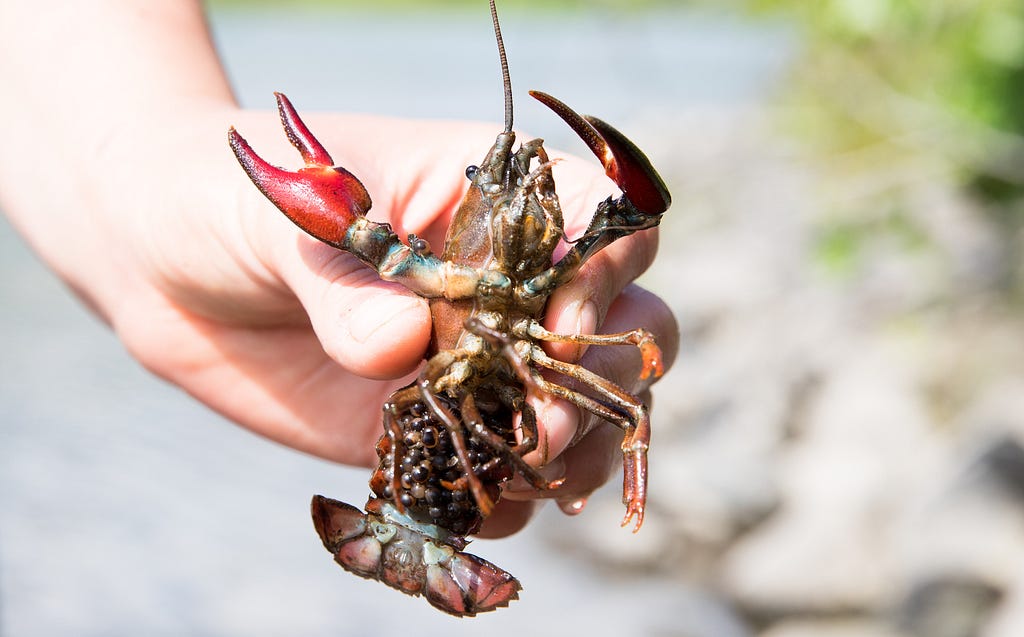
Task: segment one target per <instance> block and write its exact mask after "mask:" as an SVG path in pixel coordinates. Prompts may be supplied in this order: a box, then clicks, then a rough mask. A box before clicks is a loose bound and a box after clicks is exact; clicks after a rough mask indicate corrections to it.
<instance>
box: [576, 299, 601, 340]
mask: <svg viewBox="0 0 1024 637" xmlns="http://www.w3.org/2000/svg"><path fill="white" fill-rule="evenodd" d="M578 305H579V311H578V313H577V315H576V333H577V334H593V333H594V332H596V331H597V304H596V303H594V302H593V301H591V300H590V299H587V300H586V301H583V302H582V303H579V304H578Z"/></svg>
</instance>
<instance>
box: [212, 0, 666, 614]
mask: <svg viewBox="0 0 1024 637" xmlns="http://www.w3.org/2000/svg"><path fill="white" fill-rule="evenodd" d="M491 9H492V16H494V17H495V23H494V24H495V32H496V35H497V39H498V45H499V50H500V52H501V58H502V70H503V75H504V77H505V94H506V118H505V119H506V125H505V130H504V131H503V132H501V133H499V134H498V136H497V138H496V140H495V143H494V145H493V146H492V147H491V149H490V150H489V151H488V153H487V154H486V156H485V157H484V158H483V161H482V162H481V163H480V165H479V166H470V167H469V168H468V169H467V171H466V176H467V178H468V179H469V181H470V187H469V190H468V192H467V193H466V196H465V198H464V200H463V202H462V204H461V205H460V207H459V209H458V210H457V211H456V213H455V215H454V217H453V219H452V222H451V225H450V226H449V229H448V234H447V237H446V239H445V245H444V249H443V251H442V253H441V255H440V256H438V255H435V254H434V253H433V252H431V250H430V249H429V246H427V245H426V242H424V241H423V240H421V239H419V238H417V237H415V236H410V238H409V239H410V241H409V244H408V245H407V244H404V243H403V242H402V241H401V240H400V239H399V237H398V236H397V235H396V234H395V232H394V231H393V230H392V229H391V227H390V226H389V225H388V224H382V223H377V222H374V221H371V220H369V219H368V218H367V217H366V212H367V211H368V210H369V208H370V197H369V194H368V193H367V192H366V190H365V189H364V188H363V186H362V184H361V183H360V182H359V180H358V179H357V178H356V177H355V176H354V175H352V174H351V173H349V172H348V171H346V170H345V169H344V168H341V167H340V166H334V162H333V161H332V160H331V157H330V155H329V154H328V152H327V150H326V149H325V148H324V147H323V146H322V145H321V144H320V142H319V141H317V140H316V138H315V137H314V136H313V135H312V133H310V131H309V130H308V128H307V127H306V125H305V124H304V123H303V122H302V120H301V119H300V118H299V116H298V114H297V113H296V111H295V109H294V108H293V107H292V105H291V103H290V102H289V101H288V99H287V98H286V97H284V96H283V95H281V94H278V95H277V101H278V110H279V113H280V115H281V121H282V123H283V125H284V128H285V131H286V133H287V136H288V139H289V141H291V143H292V144H293V145H294V146H295V147H296V148H297V149H298V150H299V152H300V153H301V155H302V157H303V159H304V160H305V163H306V166H305V167H304V168H301V169H299V170H298V171H297V172H291V171H286V170H283V169H280V168H276V167H274V166H271V165H269V164H267V163H266V162H265V161H264V160H263V159H261V158H260V157H259V156H258V155H256V153H255V152H254V151H253V150H252V148H250V146H249V144H248V143H247V142H246V141H245V140H244V139H242V137H241V136H240V135H239V134H238V133H237V132H236V131H235V130H234V129H231V131H230V132H229V142H230V145H231V148H232V150H233V151H234V153H235V155H236V157H237V158H238V161H239V162H240V164H241V165H242V167H243V169H244V170H245V172H246V173H247V174H248V176H249V177H250V179H252V181H253V182H254V183H255V184H256V186H257V187H258V188H259V189H260V190H261V191H262V192H263V193H264V194H265V195H266V196H267V197H268V198H269V199H270V201H271V202H273V203H274V204H275V205H276V206H277V207H278V208H279V209H280V210H281V211H282V212H284V214H285V215H287V216H288V217H289V218H290V219H291V220H292V221H293V222H295V223H296V224H297V225H298V226H299V227H300V228H302V229H303V230H305V231H306V232H308V233H309V234H311V235H313V236H314V237H316V238H317V239H320V240H321V241H324V242H326V243H329V244H331V245H333V246H335V247H337V248H339V249H342V250H345V251H347V252H349V253H351V254H353V255H355V256H356V257H358V258H359V259H360V260H362V261H363V262H364V263H365V264H366V265H368V266H370V267H372V268H374V269H375V270H376V271H377V272H378V274H379V275H380V276H381V277H382V278H383V279H386V280H389V281H396V282H399V283H402V284H403V285H405V286H406V287H408V288H409V289H410V290H413V291H414V292H416V293H418V294H420V295H421V296H424V297H427V298H429V299H430V304H431V315H432V319H433V330H434V331H433V338H432V342H431V347H430V352H429V357H428V360H427V362H426V364H425V365H424V367H423V369H422V371H421V372H420V374H419V377H418V379H417V380H416V381H415V382H414V383H412V384H410V385H408V386H406V387H403V388H401V389H399V390H397V391H396V392H394V393H393V394H392V395H391V397H390V398H389V400H388V402H387V403H386V404H385V405H384V408H383V425H384V434H383V436H382V437H381V439H380V441H379V442H378V444H377V455H378V457H379V458H380V463H379V465H378V468H377V469H376V470H375V471H374V473H373V476H372V477H371V479H370V488H371V491H372V494H371V496H370V499H369V501H368V502H367V504H366V507H365V509H366V513H365V514H364V513H363V512H361V511H360V510H359V509H357V508H355V507H353V506H351V505H348V504H345V503H343V502H339V501H337V500H332V499H329V498H325V497H323V496H315V497H314V498H313V502H312V514H313V520H314V525H315V527H316V530H317V533H318V534H319V535H320V538H321V540H322V541H323V543H324V546H325V547H326V548H327V550H328V551H330V552H331V553H332V554H333V555H334V557H335V561H337V562H338V563H339V564H340V565H341V566H343V567H344V568H345V569H347V570H349V571H351V572H353V573H355V574H357V575H360V576H362V577H366V578H371V579H377V580H379V581H381V582H384V583H385V584H387V585H389V586H392V587H394V588H397V589H398V590H401V591H403V592H405V593H408V594H410V595H423V596H425V597H426V599H427V600H428V601H429V602H430V603H431V604H433V605H434V606H436V607H437V608H439V609H441V610H443V611H445V612H448V613H450V614H453V615H458V616H471V615H475V614H476V613H480V612H485V611H490V610H493V609H495V608H499V607H502V606H506V605H507V604H508V603H509V602H510V601H511V600H514V599H516V598H517V597H518V592H519V590H520V585H519V582H518V581H517V580H516V579H515V578H514V577H513V576H512V575H510V574H508V573H507V572H505V571H503V570H501V569H500V568H498V567H496V566H494V565H493V564H491V563H489V562H487V561H486V560H483V559H481V558H479V557H476V556H474V555H471V554H468V553H465V552H464V551H463V549H464V548H465V546H466V544H467V540H466V539H465V538H466V536H467V535H472V534H473V533H475V532H476V531H477V530H478V529H479V527H480V524H481V523H482V521H483V520H484V519H485V518H486V517H487V516H488V515H489V514H490V512H491V511H492V509H493V507H494V505H495V503H496V502H497V501H498V499H499V498H500V496H501V486H502V485H503V484H504V483H506V482H507V481H508V480H510V479H512V478H513V477H514V476H516V475H520V476H522V477H523V478H525V479H526V481H527V482H528V483H529V484H531V485H532V486H534V487H535V488H537V489H542V490H551V489H557V488H558V487H559V486H560V484H561V483H562V480H560V479H559V480H547V479H546V478H544V477H543V476H542V475H541V473H540V472H539V471H538V470H537V469H536V468H535V467H533V466H531V465H530V464H528V463H527V462H526V461H525V460H524V456H525V455H526V454H528V453H530V452H531V451H533V450H535V449H537V447H538V444H539V443H538V433H537V432H538V427H537V419H536V414H535V413H534V410H533V409H532V408H531V406H530V404H529V403H528V401H527V396H530V395H550V396H554V397H557V398H561V399H563V400H567V401H569V402H571V403H573V404H575V405H577V406H578V407H579V408H580V409H583V410H586V411H589V412H591V413H594V414H596V415H598V416H600V417H602V418H604V419H605V420H607V421H609V422H611V423H612V424H614V425H616V426H618V427H620V428H621V429H622V430H623V432H624V437H623V442H622V453H623V502H624V504H625V505H626V515H625V518H624V519H623V522H622V524H623V525H626V524H628V523H629V522H630V521H631V520H634V519H635V527H634V530H638V529H639V528H640V525H641V524H642V522H643V515H644V503H645V500H646V490H647V447H648V444H649V441H650V417H649V413H648V409H647V407H646V406H645V405H644V404H643V402H642V401H641V400H640V399H639V398H637V397H636V396H633V395H631V394H629V393H628V392H626V391H625V390H623V389H621V388H620V387H618V386H617V385H615V384H614V383H613V382H611V381H609V380H607V379H605V378H603V377H601V376H598V375H597V374H595V373H593V372H591V371H589V370H587V369H585V368H583V367H581V366H579V365H574V364H571V363H566V362H563V361H559V360H556V359H553V358H550V357H549V356H548V355H547V354H546V353H545V352H544V349H543V348H542V347H541V343H542V342H545V341H547V342H572V343H578V344H587V345H633V346H635V347H637V348H639V350H640V353H641V356H642V359H643V368H642V369H643V371H642V373H641V377H642V378H647V377H649V376H658V375H660V374H661V372H662V363H661V354H660V351H659V349H658V347H657V345H656V344H655V343H654V338H653V336H652V335H651V334H650V332H648V331H647V330H644V329H635V330H631V331H629V332H623V333H619V334H604V335H582V334H572V335H560V334H554V333H552V332H549V331H547V330H546V329H544V328H543V327H542V326H541V324H540V322H539V320H538V319H539V317H540V316H541V315H542V313H543V311H544V307H545V304H546V302H547V299H548V297H549V296H550V295H551V293H552V292H553V291H554V290H556V289H557V288H558V287H560V286H562V285H565V284H566V283H567V282H569V281H570V280H571V279H572V278H573V277H574V276H575V275H576V273H577V272H578V271H579V269H580V267H581V266H582V265H583V264H584V263H585V262H586V260H587V259H588V258H590V257H591V256H593V255H594V254H595V253H597V252H598V251H600V250H601V249H602V248H604V247H605V246H607V245H609V244H610V243H612V242H613V241H615V240H616V239H618V238H621V237H624V236H627V235H629V234H632V233H634V232H637V231H640V230H644V229H648V228H653V227H655V226H657V225H658V223H659V222H660V220H661V215H662V213H664V212H665V210H666V209H667V208H668V206H669V203H670V201H671V199H670V196H669V193H668V190H667V189H666V187H665V185H664V183H663V182H662V180H661V178H660V177H659V176H658V174H657V172H655V170H654V168H653V167H652V166H651V164H650V162H649V161H648V159H647V158H646V157H645V156H644V154H643V153H642V152H641V151H640V150H639V149H638V148H637V147H636V146H635V145H634V144H633V143H632V142H630V141H629V140H628V139H627V138H626V137H625V136H623V135H622V134H621V133H619V132H618V131H617V130H615V129H614V128H612V127H611V126H610V125H608V124H606V123H604V122H602V121H601V120H599V119H597V118H593V117H588V116H581V115H579V114H577V113H576V112H575V111H573V110H572V109H570V108H569V107H568V106H566V105H565V104H563V103H562V102H560V101H558V100H556V99H555V98H553V97H551V96H549V95H546V94H544V93H539V92H531V95H532V96H534V97H535V98H537V99H538V100H539V101H541V102H542V103H543V104H545V105H547V106H548V107H549V108H551V109H552V110H553V111H555V113H556V114H558V115H559V116H560V117H561V118H562V119H563V120H564V121H565V122H566V123H568V124H569V125H570V127H572V128H573V129H574V130H575V131H576V132H577V133H578V134H579V135H580V137H581V138H582V139H583V140H584V142H586V144H587V145H588V146H589V147H590V149H591V150H592V151H593V152H594V153H595V154H596V155H597V157H598V158H599V159H600V160H601V161H602V163H603V164H604V166H605V170H606V173H607V174H608V175H609V177H611V178H612V179H613V180H614V181H615V182H616V184H617V185H618V186H619V188H620V189H621V190H622V193H623V194H622V195H621V196H620V197H618V198H614V199H613V198H610V197H609V198H608V199H606V200H605V201H604V202H602V203H601V204H599V205H598V208H597V210H596V211H595V213H594V217H593V219H592V221H591V223H590V225H589V227H588V228H587V230H586V232H585V233H584V234H583V235H582V236H581V237H579V238H577V239H575V240H573V241H572V242H571V243H572V245H571V247H570V248H569V249H568V251H567V252H566V254H565V255H564V256H563V257H561V258H560V259H559V260H557V261H554V260H553V254H554V252H555V249H556V247H557V246H558V245H559V243H560V242H562V241H563V240H564V239H565V237H564V236H563V234H564V233H563V225H562V212H561V209H560V207H559V202H558V196H557V194H556V192H555V183H554V178H553V176H552V165H553V163H554V162H552V161H550V160H549V158H548V156H547V153H546V152H545V150H544V148H543V142H542V141H541V140H539V139H535V140H532V141H529V142H525V143H523V144H521V145H520V146H519V148H518V149H515V150H513V146H514V144H515V134H514V133H513V132H512V118H511V97H510V95H511V93H510V91H511V89H510V85H509V82H508V80H507V77H508V75H507V68H506V67H505V65H504V58H505V56H504V49H503V47H502V44H501V36H500V30H499V29H498V25H497V19H496V15H495V13H494V5H493V0H492V2H491ZM544 371H548V372H553V373H554V374H556V375H561V376H563V377H566V378H570V379H573V380H574V381H575V383H574V385H573V387H572V388H570V387H567V386H565V385H563V384H559V383H556V382H555V381H552V380H549V379H548V378H547V377H546V376H545V375H543V374H542V372H544ZM581 388H583V389H581ZM542 451H543V449H542ZM542 455H546V454H542Z"/></svg>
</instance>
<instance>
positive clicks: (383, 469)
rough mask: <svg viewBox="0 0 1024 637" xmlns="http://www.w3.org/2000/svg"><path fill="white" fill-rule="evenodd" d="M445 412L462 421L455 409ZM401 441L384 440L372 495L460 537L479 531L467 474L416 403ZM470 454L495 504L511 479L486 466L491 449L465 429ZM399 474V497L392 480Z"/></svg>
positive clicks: (447, 439)
mask: <svg viewBox="0 0 1024 637" xmlns="http://www.w3.org/2000/svg"><path fill="white" fill-rule="evenodd" d="M445 402H446V407H447V408H448V409H449V411H451V412H452V414H453V415H454V416H455V417H456V420H457V421H458V422H461V418H460V414H459V412H458V410H457V409H455V408H454V405H453V404H447V403H449V402H450V401H447V400H446V401H445ZM398 425H399V428H400V429H401V437H400V438H396V440H395V441H394V442H392V440H391V439H390V437H389V436H384V437H383V438H381V441H380V443H379V444H378V445H377V454H378V455H379V456H380V459H381V463H380V466H379V468H378V469H377V471H376V473H374V476H373V478H372V479H371V480H370V487H371V488H372V489H373V492H374V494H375V495H376V496H377V497H379V498H383V499H385V500H388V501H391V502H400V503H401V504H402V506H403V507H404V508H405V510H406V512H407V513H408V514H409V515H410V516H411V517H413V518H414V519H416V520H418V521H420V522H424V523H428V524H436V525H437V526H440V527H442V528H444V529H447V530H448V531H450V532H452V533H454V534H456V535H467V534H471V533H473V532H475V531H476V530H477V529H478V528H479V526H480V523H481V522H482V521H483V520H482V517H481V515H480V509H479V508H478V506H477V503H476V501H475V499H474V497H473V493H472V492H471V491H470V489H469V484H468V482H467V481H466V480H465V479H463V478H464V475H465V470H464V468H463V466H462V463H461V462H459V458H458V456H457V454H456V452H455V448H454V446H453V445H452V438H451V435H450V434H449V432H448V429H447V428H446V427H445V426H444V423H442V422H441V421H440V420H439V419H438V418H437V417H436V416H435V415H434V414H433V413H431V412H430V410H429V409H428V408H427V406H426V405H424V404H423V403H415V404H413V405H412V406H411V407H410V408H409V409H407V410H406V411H405V412H404V413H402V414H401V415H400V416H399V418H398ZM462 431H463V438H464V439H465V441H466V448H467V455H468V457H469V461H470V463H471V464H472V470H473V472H474V474H476V475H477V477H478V478H479V479H480V480H481V482H482V483H483V484H484V489H485V491H486V492H487V494H488V497H490V498H491V499H492V501H495V500H497V497H498V494H499V489H498V483H499V482H500V481H501V480H502V479H505V478H507V477H508V475H510V472H508V471H507V470H506V469H505V468H504V467H495V466H494V464H493V463H492V464H491V465H490V466H488V462H489V461H490V460H491V459H492V458H493V457H494V452H493V450H492V449H491V448H490V447H488V446H487V445H486V444H484V443H483V442H481V441H479V440H476V439H475V438H474V437H473V436H472V435H471V434H470V432H469V431H468V430H466V429H465V428H463V429H462ZM393 444H396V445H397V449H398V454H397V458H396V464H397V468H396V467H394V466H392V460H391V447H392V445H393ZM396 471H397V473H398V493H397V497H396V494H395V490H394V488H393V486H392V485H393V480H392V477H393V476H394V475H395V472H396Z"/></svg>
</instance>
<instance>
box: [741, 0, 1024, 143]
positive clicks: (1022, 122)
mask: <svg viewBox="0 0 1024 637" xmlns="http://www.w3.org/2000/svg"><path fill="white" fill-rule="evenodd" d="M743 1H744V2H745V3H746V4H747V6H748V7H749V8H750V9H753V10H755V11H757V12H760V13H765V12H771V13H782V14H784V15H786V16H789V17H791V18H794V19H795V20H796V22H797V23H798V24H799V25H800V27H801V29H802V32H803V35H804V37H805V40H806V42H807V46H808V52H807V53H808V55H807V56H806V58H805V60H804V62H803V64H802V65H801V75H802V77H803V82H802V83H803V84H804V87H805V88H811V86H812V85H814V86H815V87H816V88H820V86H819V85H820V84H821V83H824V84H825V85H826V86H829V87H830V88H829V90H828V91H826V93H825V94H826V96H829V95H831V96H833V97H834V96H835V95H836V90H838V89H839V88H840V87H839V86H837V84H840V85H845V88H846V90H845V91H843V98H844V99H846V100H857V99H859V100H870V99H877V98H879V97H881V98H882V99H884V98H885V97H886V96H884V95H882V96H878V95H876V91H870V90H869V91H867V92H858V91H859V90H860V89H863V88H865V84H866V83H867V82H877V83H878V85H879V88H884V89H891V90H893V91H896V92H898V93H899V94H901V95H902V96H904V97H906V98H909V99H912V100H915V101H919V102H920V104H921V106H927V107H929V108H935V109H937V110H938V113H937V114H938V115H942V116H951V117H955V118H957V119H959V120H961V121H963V122H966V123H968V124H970V125H977V126H985V127H993V128H996V129H1000V130H1003V131H1010V132H1015V133H1016V132H1021V131H1024V102H1022V98H1024V3H1021V2H1019V0H817V1H815V2H804V1H802V0H743ZM867 88H871V87H870V86H868V87H867ZM833 107H837V110H838V111H839V112H840V113H841V112H842V111H847V116H850V114H851V112H852V113H853V114H855V113H856V111H857V110H858V109H857V105H855V104H847V105H845V106H843V105H833ZM862 132H863V131H862ZM857 137H859V136H858V135H853V136H852V138H853V139H850V140H849V141H853V140H854V139H856V138H857ZM862 141H863V140H862Z"/></svg>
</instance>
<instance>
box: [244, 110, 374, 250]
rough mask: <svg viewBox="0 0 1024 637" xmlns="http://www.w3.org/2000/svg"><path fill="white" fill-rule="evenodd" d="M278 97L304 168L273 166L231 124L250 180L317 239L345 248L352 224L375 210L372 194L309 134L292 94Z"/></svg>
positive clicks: (283, 116)
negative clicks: (335, 164) (372, 207)
mask: <svg viewBox="0 0 1024 637" xmlns="http://www.w3.org/2000/svg"><path fill="white" fill-rule="evenodd" d="M275 95H277V109H278V112H279V113H280V115H281V123H282V124H283V126H284V130H285V133H286V134H287V135H288V141H290V142H291V143H292V145H293V146H295V148H297V149H298V150H299V153H301V154H302V158H303V160H304V161H305V163H306V167H305V168H300V169H299V170H298V171H295V172H292V171H287V170H283V169H281V168H277V167H276V166H272V165H270V164H268V163H267V162H266V161H264V160H263V158H261V157H260V156H259V155H257V154H256V152H255V151H254V150H253V149H252V147H251V146H249V143H248V142H246V141H245V139H244V138H243V137H242V136H241V135H239V134H238V132H237V131H236V130H235V129H234V128H231V130H229V131H228V143H229V144H230V145H231V150H233V151H234V153H235V157H237V158H238V163H240V164H241V165H242V168H243V169H244V170H245V172H246V174H247V175H249V179H251V180H252V182H253V183H254V184H256V187H257V188H259V189H260V192H262V193H263V194H264V195H265V196H266V197H267V199H269V200H270V201H271V202H273V203H274V205H275V206H277V207H278V208H279V209H280V210H281V212H283V213H284V214H285V215H287V217H288V218H289V219H291V220H292V221H293V222H294V223H295V225H297V226H299V227H300V228H302V229H303V230H305V231H306V232H308V233H309V234H311V235H313V236H314V237H316V238H317V239H320V240H321V241H324V242H325V243H329V244H331V245H333V246H336V247H343V243H344V240H345V235H346V233H347V232H348V229H349V227H350V226H351V225H352V223H353V222H354V221H355V220H356V219H357V218H358V217H361V216H363V215H365V214H366V212H367V211H368V210H369V209H370V206H371V201H370V195H369V194H368V193H367V192H366V188H364V187H363V184H362V183H360V181H359V179H357V178H356V176H355V175H353V174H352V173H350V172H348V171H347V170H345V169H344V168H342V167H340V166H333V165H332V164H333V163H334V162H333V160H332V159H331V156H330V154H328V152H327V150H326V149H325V148H324V147H323V145H321V144H320V142H319V141H317V139H316V138H315V137H314V136H313V134H312V133H310V132H309V129H308V128H306V125H305V123H303V121H302V119H301V118H299V115H298V113H296V112H295V108H294V107H293V106H292V104H291V102H289V101H288V98H287V97H285V96H284V95H282V94H280V93H276V94H275Z"/></svg>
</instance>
